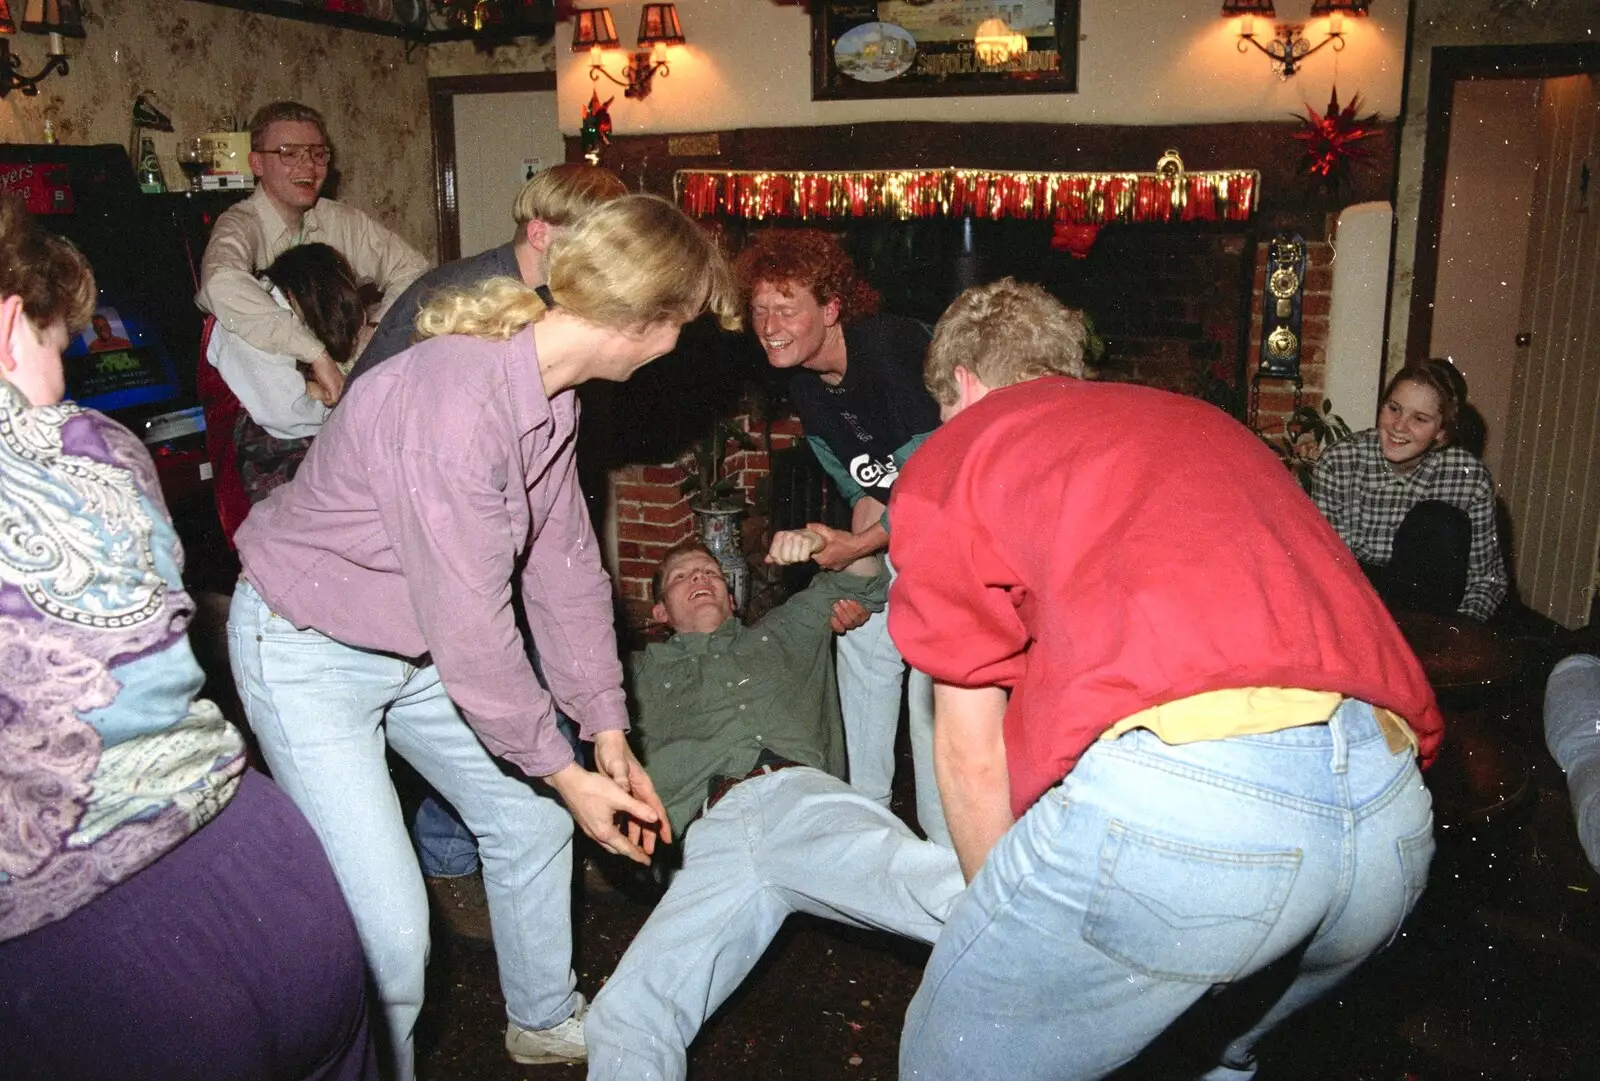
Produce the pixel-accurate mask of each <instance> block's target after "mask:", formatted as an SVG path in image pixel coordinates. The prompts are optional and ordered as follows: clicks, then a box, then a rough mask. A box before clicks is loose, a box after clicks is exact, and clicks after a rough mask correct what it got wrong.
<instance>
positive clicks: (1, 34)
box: [0, 0, 83, 98]
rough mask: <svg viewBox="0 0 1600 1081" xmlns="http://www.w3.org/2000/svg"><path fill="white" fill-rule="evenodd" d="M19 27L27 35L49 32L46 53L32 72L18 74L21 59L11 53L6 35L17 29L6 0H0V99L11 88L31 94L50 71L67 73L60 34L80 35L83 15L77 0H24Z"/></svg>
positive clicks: (81, 35)
mask: <svg viewBox="0 0 1600 1081" xmlns="http://www.w3.org/2000/svg"><path fill="white" fill-rule="evenodd" d="M22 29H23V30H24V31H25V32H27V33H29V34H49V35H50V52H49V55H48V56H47V57H46V59H45V65H44V67H43V68H41V69H39V72H38V74H36V75H24V74H22V58H21V57H18V56H15V55H13V53H12V52H11V41H10V38H9V35H12V34H15V33H16V32H17V23H16V20H15V19H13V18H12V17H11V5H10V3H8V0H0V98H3V97H5V96H6V95H7V94H9V93H11V91H13V90H20V91H22V94H23V96H24V97H30V98H31V97H35V96H37V95H38V93H39V84H40V83H41V82H43V81H44V79H45V77H46V76H47V75H49V74H50V73H51V72H59V73H60V74H62V75H65V74H67V49H66V43H65V42H64V41H62V38H63V37H74V38H81V37H83V14H82V12H81V11H79V9H78V3H77V0H25V6H24V7H23V9H22Z"/></svg>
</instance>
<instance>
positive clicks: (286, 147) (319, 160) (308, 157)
mask: <svg viewBox="0 0 1600 1081" xmlns="http://www.w3.org/2000/svg"><path fill="white" fill-rule="evenodd" d="M256 153H258V154H276V155H278V160H279V161H281V162H283V163H284V164H285V165H304V164H305V163H306V162H308V161H310V162H315V163H316V164H318V165H326V164H328V157H329V155H330V154H331V153H332V151H330V150H329V149H328V146H327V144H326V143H284V144H283V145H282V146H276V147H263V148H262V149H259V150H257V151H256Z"/></svg>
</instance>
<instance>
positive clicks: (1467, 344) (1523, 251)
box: [1428, 79, 1540, 476]
mask: <svg viewBox="0 0 1600 1081" xmlns="http://www.w3.org/2000/svg"><path fill="white" fill-rule="evenodd" d="M1539 85H1540V83H1539V80H1537V79H1493V80H1484V81H1482V82H1464V83H1462V84H1461V85H1459V86H1457V87H1456V94H1455V103H1454V105H1453V107H1452V109H1451V120H1450V156H1449V160H1448V163H1447V165H1446V172H1445V189H1444V218H1443V220H1442V222H1441V223H1440V228H1439V277H1438V282H1437V284H1436V286H1435V289H1434V304H1433V340H1432V343H1431V345H1430V348H1429V350H1428V352H1429V354H1430V355H1431V356H1436V357H1438V356H1443V357H1449V358H1450V359H1451V360H1452V361H1454V362H1455V365H1456V367H1457V368H1459V369H1461V373H1462V374H1463V375H1465V376H1466V377H1467V388H1468V392H1469V395H1470V398H1471V401H1472V404H1473V405H1475V406H1477V408H1478V411H1479V412H1480V413H1482V414H1483V419H1484V422H1485V423H1486V424H1487V426H1488V430H1489V437H1488V440H1487V442H1486V444H1485V447H1484V455H1483V457H1484V461H1485V462H1486V463H1487V464H1488V466H1489V472H1490V473H1492V474H1494V475H1495V476H1498V475H1499V472H1500V458H1501V450H1502V447H1503V445H1504V440H1505V427H1506V414H1507V412H1508V410H1509V409H1510V406H1511V371H1512V366H1513V360H1514V355H1515V354H1514V350H1515V348H1516V343H1515V339H1516V336H1517V332H1518V331H1519V330H1521V329H1524V328H1522V327H1520V326H1518V319H1519V317H1520V314H1521V308H1522V269H1523V263H1524V262H1525V261H1526V260H1527V248H1528V213H1529V210H1530V205H1531V203H1532V200H1533V182H1534V175H1535V169H1536V167H1537V165H1538V152H1539V150H1538V138H1537V133H1538V109H1539Z"/></svg>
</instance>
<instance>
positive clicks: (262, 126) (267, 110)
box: [250, 101, 333, 150]
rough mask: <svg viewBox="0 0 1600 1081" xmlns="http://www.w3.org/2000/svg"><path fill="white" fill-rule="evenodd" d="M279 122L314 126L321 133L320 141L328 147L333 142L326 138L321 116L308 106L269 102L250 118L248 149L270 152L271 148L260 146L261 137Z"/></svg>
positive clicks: (295, 102)
mask: <svg viewBox="0 0 1600 1081" xmlns="http://www.w3.org/2000/svg"><path fill="white" fill-rule="evenodd" d="M280 120H289V121H294V122H296V123H301V124H315V125H316V126H317V131H319V132H321V133H322V141H323V142H325V143H327V144H328V145H329V146H332V145H333V140H332V139H330V138H328V125H327V124H325V123H323V120H322V114H321V113H319V112H317V111H316V110H315V109H313V108H312V107H311V106H309V105H301V104H300V103H299V102H298V101H269V102H268V103H267V104H265V105H263V106H262V107H261V108H259V109H257V110H256V114H255V115H254V116H252V117H251V118H250V149H251V150H270V149H273V148H272V147H266V146H262V145H261V138H262V136H264V135H266V133H267V129H268V128H269V127H271V126H272V125H273V124H276V123H277V122H278V121H280Z"/></svg>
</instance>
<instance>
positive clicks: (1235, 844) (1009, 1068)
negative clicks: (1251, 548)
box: [900, 701, 1433, 1081]
mask: <svg viewBox="0 0 1600 1081" xmlns="http://www.w3.org/2000/svg"><path fill="white" fill-rule="evenodd" d="M1432 857H1433V814H1432V801H1431V799H1430V798H1429V795H1428V791H1427V789H1426V788H1424V787H1423V784H1422V777H1421V774H1420V773H1419V772H1418V770H1417V767H1416V764H1415V763H1414V761H1413V759H1412V756H1411V754H1410V752H1409V751H1408V750H1402V751H1401V752H1400V753H1399V754H1391V753H1390V752H1389V750H1388V748H1387V746H1386V745H1385V743H1384V738H1383V734H1382V733H1381V732H1380V731H1379V729H1378V726H1377V723H1376V721H1375V720H1374V719H1373V716H1372V710H1371V708H1370V707H1368V706H1367V705H1365V704H1364V703H1360V702H1355V701H1346V702H1345V703H1343V704H1342V705H1341V706H1340V707H1339V709H1338V711H1337V712H1336V713H1335V714H1334V716H1333V717H1332V719H1331V720H1330V721H1329V722H1328V723H1327V724H1319V725H1312V726H1308V727H1304V728H1292V729H1288V730H1287V731H1283V732H1276V733H1272V734H1269V735H1262V736H1236V737H1233V738H1230V739H1224V740H1214V741H1209V742H1201V743H1189V744H1183V745H1176V746H1168V745H1166V744H1164V743H1162V742H1161V740H1160V739H1158V738H1157V737H1156V736H1155V735H1154V734H1153V733H1151V732H1148V731H1145V730H1142V729H1136V730H1134V731H1132V732H1129V733H1128V734H1127V735H1124V736H1123V737H1122V738H1120V739H1117V740H1114V741H1105V742H1100V743H1096V744H1094V746H1093V747H1091V748H1090V749H1089V751H1088V752H1087V753H1086V754H1085V755H1084V756H1083V758H1082V759H1081V760H1080V761H1079V762H1078V765H1077V766H1076V767H1075V768H1074V769H1073V771H1072V772H1071V773H1070V774H1068V775H1067V778H1066V780H1065V781H1063V782H1062V783H1061V784H1060V785H1059V786H1057V787H1056V788H1053V789H1051V790H1050V791H1049V792H1047V793H1045V795H1044V796H1042V797H1040V799H1039V801H1038V803H1036V804H1034V806H1033V807H1032V808H1031V809H1029V811H1028V813H1027V814H1025V815H1024V816H1023V817H1022V818H1021V819H1020V820H1019V821H1018V822H1017V824H1016V825H1015V826H1013V827H1012V829H1011V830H1010V831H1008V832H1007V833H1006V835H1005V836H1004V837H1002V838H1001V840H1000V842H999V843H998V844H997V845H996V846H995V848H994V849H993V851H991V852H990V853H989V857H988V859H987V861H986V862H985V863H984V865H983V867H982V869H981V870H980V871H979V872H978V874H977V876H976V877H975V878H974V879H973V881H972V884H971V886H970V887H969V888H968V889H967V892H966V893H965V894H963V895H962V897H961V899H960V900H959V901H958V902H957V903H956V906H955V909H954V911H952V912H951V914H950V920H949V922H948V923H947V924H946V926H945V930H944V933H943V934H942V935H941V936H940V938H939V941H938V943H937V944H936V945H935V946H934V950H933V956H932V958H931V959H930V960H929V962H928V968H927V970H926V972H925V973H924V974H923V979H922V986H921V987H920V988H919V989H918V991H917V994H916V997H915V998H913V999H912V1002H911V1007H910V1009H909V1010H908V1011H907V1015H906V1027H905V1033H904V1036H903V1038H902V1040H901V1044H900V1076H901V1078H902V1079H904V1081H912V1079H917V1081H957V1079H959V1081H970V1079H972V1078H990V1077H994V1078H1002V1077H1003V1078H1006V1079H1007V1081H1025V1079H1030V1078H1037V1079H1041V1081H1043V1079H1049V1081H1078V1079H1089V1078H1098V1077H1103V1076H1105V1075H1106V1074H1108V1073H1110V1072H1111V1071H1113V1070H1114V1069H1116V1068H1117V1067H1119V1066H1121V1065H1122V1064H1123V1063H1125V1062H1127V1061H1128V1060H1129V1059H1131V1058H1132V1057H1133V1056H1134V1055H1135V1054H1137V1053H1138V1052H1139V1051H1140V1050H1141V1049H1142V1048H1144V1047H1145V1046H1146V1045H1147V1044H1149V1043H1150V1042H1151V1041H1153V1040H1154V1039H1155V1038H1156V1037H1157V1036H1158V1035H1160V1034H1161V1032H1162V1031H1163V1030H1164V1029H1165V1028H1167V1026H1168V1025H1170V1024H1171V1023H1172V1022H1173V1021H1174V1020H1176V1019H1177V1017H1178V1016H1179V1015H1180V1014H1182V1013H1183V1012H1184V1011H1185V1010H1186V1009H1188V1008H1189V1006H1191V1005H1192V1004H1194V1003H1195V1002H1196V1001H1198V1000H1199V999H1200V998H1202V997H1203V996H1205V995H1206V994H1207V992H1209V991H1211V990H1212V989H1213V988H1220V987H1222V986H1225V985H1227V984H1230V983H1233V982H1234V981H1237V980H1241V979H1243V978H1244V977H1246V976H1249V975H1251V974H1253V973H1256V972H1259V971H1260V970H1261V969H1263V968H1264V967H1266V966H1267V965H1269V964H1270V963H1272V962H1273V961H1276V960H1278V959H1279V958H1288V959H1289V960H1288V961H1287V962H1286V963H1293V964H1295V965H1297V969H1296V971H1295V973H1294V974H1293V978H1292V981H1291V982H1289V984H1288V987H1287V989H1286V990H1285V991H1283V993H1282V994H1281V995H1280V996H1278V997H1276V998H1275V999H1272V1000H1269V1001H1267V1002H1264V1003H1263V1004H1262V1006H1261V1010H1260V1012H1259V1014H1258V1017H1259V1019H1258V1020H1257V1021H1256V1023H1255V1024H1254V1025H1253V1026H1251V1027H1250V1029H1249V1031H1247V1032H1246V1033H1244V1034H1243V1035H1242V1036H1240V1037H1238V1038H1237V1039H1235V1040H1234V1041H1233V1042H1232V1043H1230V1044H1229V1045H1228V1048H1227V1050H1226V1052H1225V1054H1224V1056H1223V1062H1222V1064H1221V1065H1220V1066H1218V1067H1217V1069H1215V1070H1213V1071H1212V1072H1211V1073H1209V1074H1207V1077H1208V1078H1212V1079H1223V1078H1231V1079H1241V1078H1248V1077H1251V1076H1252V1075H1253V1074H1254V1072H1255V1062H1254V1057H1253V1050H1254V1046H1255V1043H1256V1041H1257V1040H1258V1039H1259V1038H1260V1037H1261V1036H1262V1035H1263V1034H1264V1033H1266V1032H1267V1031H1268V1030H1269V1029H1271V1028H1272V1027H1273V1026H1274V1025H1276V1024H1277V1023H1278V1022H1280V1021H1282V1020H1283V1019H1284V1018H1285V1017H1287V1016H1289V1015H1290V1014H1291V1013H1293V1012H1294V1011H1295V1010H1297V1009H1299V1008H1300V1007H1302V1006H1304V1005H1306V1004H1307V1003H1309V1002H1311V1001H1313V1000H1315V999H1316V998H1318V997H1319V996H1321V995H1323V994H1325V993H1326V992H1327V991H1328V990H1329V989H1330V988H1332V987H1333V986H1334V985H1336V984H1337V983H1338V982H1339V981H1340V980H1342V979H1344V977H1345V976H1347V975H1348V974H1349V973H1350V972H1351V971H1352V970H1353V969H1354V968H1355V967H1356V966H1357V965H1359V964H1360V963H1361V962H1362V961H1363V960H1365V959H1366V958H1367V957H1368V956H1369V955H1371V954H1372V953H1374V952H1376V951H1377V950H1379V949H1381V948H1382V947H1383V946H1385V945H1386V944H1387V943H1388V942H1389V941H1390V940H1391V939H1392V938H1393V937H1394V936H1395V934H1396V933H1397V932H1398V931H1399V929H1400V925H1401V922H1402V921H1403V920H1404V919H1405V917H1406V914H1407V913H1409V912H1410V911H1411V908H1412V906H1413V905H1414V904H1415V903H1416V900H1417V898H1418V897H1419V896H1420V895H1421V893H1422V888H1423V885H1424V883H1425V882H1426V881H1427V876H1428V864H1429V862H1430V861H1431V859H1432ZM1297 951H1303V952H1298V956H1297V957H1291V955H1295V954H1297Z"/></svg>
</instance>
